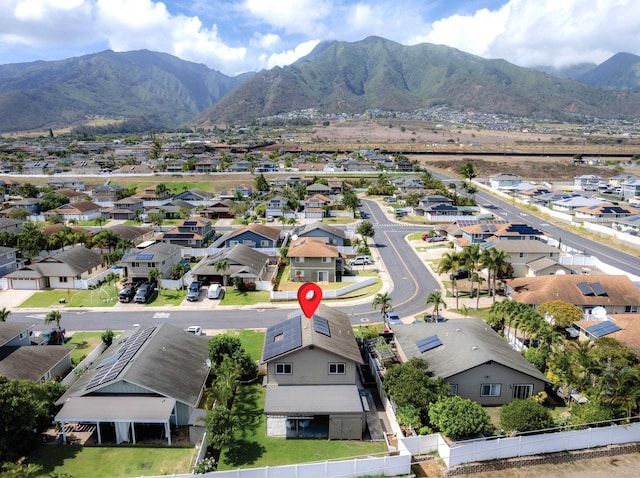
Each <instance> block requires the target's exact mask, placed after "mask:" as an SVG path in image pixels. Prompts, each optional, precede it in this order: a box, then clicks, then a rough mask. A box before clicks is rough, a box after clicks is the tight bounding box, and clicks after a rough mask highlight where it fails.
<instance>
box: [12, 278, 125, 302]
mask: <svg viewBox="0 0 640 478" xmlns="http://www.w3.org/2000/svg"><path fill="white" fill-rule="evenodd" d="M61 300H64V303H61V302H60V301H61ZM116 302H118V291H117V290H116V287H115V286H114V285H107V284H103V285H102V286H101V287H100V288H98V289H90V290H75V289H66V290H59V289H55V290H43V291H40V292H36V293H35V294H33V295H32V296H31V297H29V298H28V299H27V300H25V301H24V302H23V303H22V304H20V307H23V308H46V307H51V306H52V305H56V306H62V307H111V306H113V305H114V304H115V303H116Z"/></svg>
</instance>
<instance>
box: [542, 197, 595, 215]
mask: <svg viewBox="0 0 640 478" xmlns="http://www.w3.org/2000/svg"><path fill="white" fill-rule="evenodd" d="M606 202H607V201H603V200H602V199H596V198H588V197H584V196H573V197H568V198H566V199H560V200H558V201H553V202H552V203H551V204H550V207H551V208H552V209H553V210H555V211H561V212H566V213H568V214H573V211H575V210H576V209H579V208H581V207H589V206H597V205H598V204H604V203H606Z"/></svg>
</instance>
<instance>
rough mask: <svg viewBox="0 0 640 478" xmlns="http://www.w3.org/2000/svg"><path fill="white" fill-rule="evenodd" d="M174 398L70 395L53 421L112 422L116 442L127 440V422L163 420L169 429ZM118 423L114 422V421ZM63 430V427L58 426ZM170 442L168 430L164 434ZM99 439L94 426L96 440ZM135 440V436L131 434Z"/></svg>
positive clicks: (158, 421)
mask: <svg viewBox="0 0 640 478" xmlns="http://www.w3.org/2000/svg"><path fill="white" fill-rule="evenodd" d="M175 406H176V401H175V399H173V398H166V397H126V396H117V397H91V396H89V397H86V396H85V397H72V398H70V399H69V400H67V401H66V402H65V404H64V406H63V407H62V409H61V410H60V411H59V412H58V414H57V415H56V417H55V421H56V422H61V423H63V424H64V423H65V422H85V423H86V422H89V423H96V424H99V423H104V422H107V423H115V424H116V435H117V436H116V442H118V443H121V442H123V441H128V440H129V433H128V429H129V425H131V424H133V423H164V424H165V428H166V429H167V430H169V420H170V418H171V415H172V414H173V412H174V409H175ZM120 423H121V424H122V425H124V426H122V425H120V426H119V425H118V424H120ZM62 428H63V429H64V426H63V427H62ZM167 438H168V440H169V444H171V436H170V433H167ZM100 442H101V437H100V428H99V427H98V443H100ZM133 442H134V443H135V436H134V437H133Z"/></svg>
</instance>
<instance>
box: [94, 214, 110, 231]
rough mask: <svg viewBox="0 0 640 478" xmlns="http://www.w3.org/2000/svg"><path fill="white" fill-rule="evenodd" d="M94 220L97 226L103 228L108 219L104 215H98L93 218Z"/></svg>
mask: <svg viewBox="0 0 640 478" xmlns="http://www.w3.org/2000/svg"><path fill="white" fill-rule="evenodd" d="M93 222H95V224H96V226H99V227H100V229H101V230H102V226H103V225H104V223H105V222H107V219H106V218H104V217H102V216H99V217H96V218H95V219H94V220H93Z"/></svg>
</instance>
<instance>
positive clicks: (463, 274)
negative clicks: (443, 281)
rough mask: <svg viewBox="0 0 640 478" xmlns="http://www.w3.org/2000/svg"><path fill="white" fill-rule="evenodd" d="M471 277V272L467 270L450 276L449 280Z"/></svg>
mask: <svg viewBox="0 0 640 478" xmlns="http://www.w3.org/2000/svg"><path fill="white" fill-rule="evenodd" d="M468 277H469V271H468V270H466V269H458V270H457V271H455V272H454V273H453V274H449V280H460V279H466V278H468Z"/></svg>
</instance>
